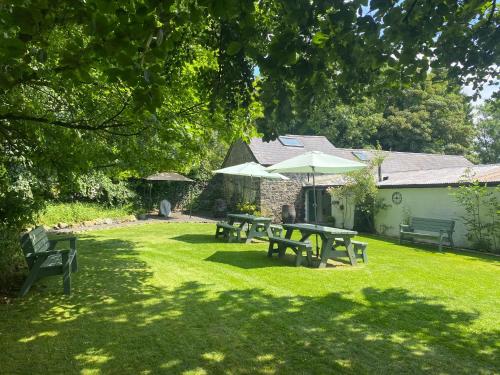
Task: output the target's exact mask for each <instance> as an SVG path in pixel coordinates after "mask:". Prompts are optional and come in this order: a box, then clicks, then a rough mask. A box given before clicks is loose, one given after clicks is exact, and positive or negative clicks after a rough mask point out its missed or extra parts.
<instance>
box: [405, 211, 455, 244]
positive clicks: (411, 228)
mask: <svg viewBox="0 0 500 375" xmlns="http://www.w3.org/2000/svg"><path fill="white" fill-rule="evenodd" d="M399 228H400V229H399V243H401V241H403V240H405V239H408V238H410V239H414V238H415V237H417V238H428V239H437V240H439V251H442V249H443V242H445V241H446V242H448V243H449V245H450V246H451V247H453V237H452V236H453V230H454V228H455V222H454V221H453V220H444V219H429V218H423V217H412V218H410V224H400V226H399Z"/></svg>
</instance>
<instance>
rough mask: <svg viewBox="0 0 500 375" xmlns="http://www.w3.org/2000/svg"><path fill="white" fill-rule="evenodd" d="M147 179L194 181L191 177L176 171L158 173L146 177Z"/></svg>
mask: <svg viewBox="0 0 500 375" xmlns="http://www.w3.org/2000/svg"><path fill="white" fill-rule="evenodd" d="M145 179H146V180H148V181H184V182H190V181H193V180H191V179H190V178H187V177H185V176H183V175H181V174H179V173H175V172H162V173H156V174H152V175H151V176H148V177H146V178H145Z"/></svg>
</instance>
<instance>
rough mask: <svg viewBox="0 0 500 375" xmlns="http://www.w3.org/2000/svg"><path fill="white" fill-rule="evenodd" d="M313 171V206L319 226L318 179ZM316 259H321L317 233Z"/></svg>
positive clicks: (316, 222)
mask: <svg viewBox="0 0 500 375" xmlns="http://www.w3.org/2000/svg"><path fill="white" fill-rule="evenodd" d="M312 171H313V202H314V203H313V206H314V224H316V225H318V204H317V202H316V178H315V174H316V173H315V171H314V167H313V168H312ZM316 257H319V246H318V234H317V233H316Z"/></svg>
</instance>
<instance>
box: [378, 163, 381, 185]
mask: <svg viewBox="0 0 500 375" xmlns="http://www.w3.org/2000/svg"><path fill="white" fill-rule="evenodd" d="M381 181H382V164H379V165H378V182H381Z"/></svg>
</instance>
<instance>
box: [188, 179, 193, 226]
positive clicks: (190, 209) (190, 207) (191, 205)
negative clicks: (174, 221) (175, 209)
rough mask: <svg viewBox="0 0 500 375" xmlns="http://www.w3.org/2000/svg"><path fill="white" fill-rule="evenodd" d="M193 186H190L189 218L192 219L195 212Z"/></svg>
mask: <svg viewBox="0 0 500 375" xmlns="http://www.w3.org/2000/svg"><path fill="white" fill-rule="evenodd" d="M192 187H193V186H189V218H190V219H191V214H192V213H193V192H192Z"/></svg>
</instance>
